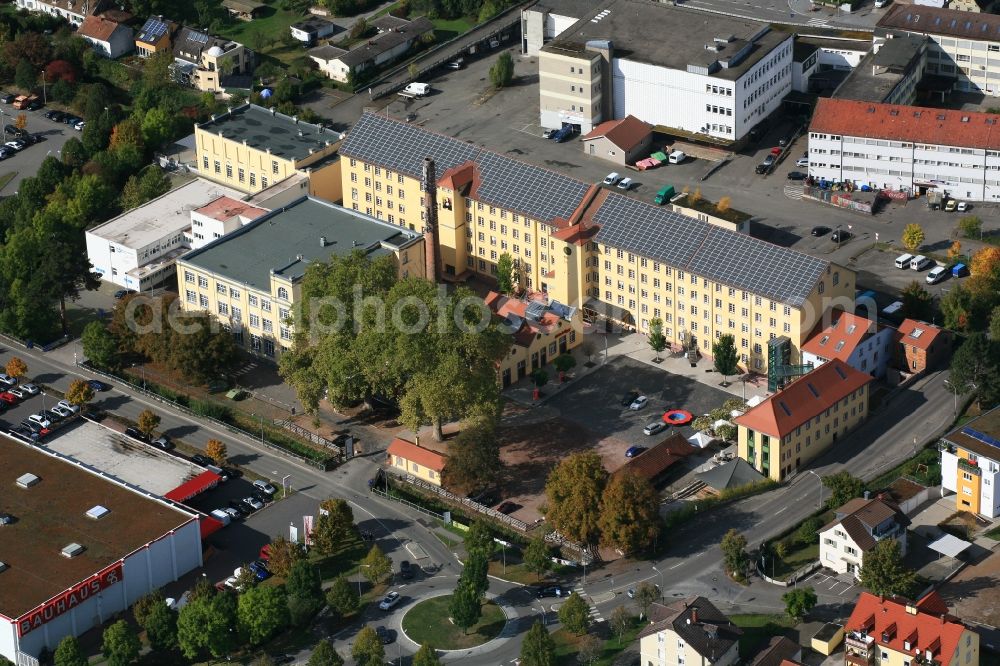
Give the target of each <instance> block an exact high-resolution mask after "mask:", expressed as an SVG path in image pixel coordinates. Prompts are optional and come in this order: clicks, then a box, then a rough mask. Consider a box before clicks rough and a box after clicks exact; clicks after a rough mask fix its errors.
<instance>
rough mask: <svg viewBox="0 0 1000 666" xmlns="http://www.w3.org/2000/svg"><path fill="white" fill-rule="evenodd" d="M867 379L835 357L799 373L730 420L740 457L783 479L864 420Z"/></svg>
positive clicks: (778, 478)
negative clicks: (736, 438)
mask: <svg viewBox="0 0 1000 666" xmlns="http://www.w3.org/2000/svg"><path fill="white" fill-rule="evenodd" d="M871 381H872V376H871V375H869V374H867V373H864V372H861V371H859V370H855V369H854V368H852V367H851V366H849V365H847V364H846V363H844V362H843V361H841V360H840V359H833V360H831V361H829V362H828V363H824V364H823V365H821V366H820V367H818V368H816V369H815V370H813V371H812V372H810V373H809V374H807V375H804V376H802V377H799V378H798V379H796V380H795V381H794V382H792V383H791V384H789V385H788V386H786V387H785V388H784V390H782V391H780V392H778V393H776V394H774V395H772V396H770V397H769V398H767V399H766V400H764V401H763V402H761V403H760V404H759V405H757V406H756V407H754V408H752V409H750V410H749V411H748V412H746V413H745V414H743V415H741V416H738V417H736V418H735V419H733V421H734V423H735V424H736V426H737V428H738V430H739V455H740V457H741V458H743V459H744V460H746V461H747V462H748V463H750V464H751V465H753V467H754V469H756V470H757V471H758V472H760V473H761V474H763V475H764V476H767V477H770V478H771V479H774V480H775V481H781V480H783V479H784V478H786V477H787V476H788V475H790V474H792V473H793V472H794V471H796V470H798V469H799V468H800V467H802V466H803V465H805V464H806V463H808V462H809V461H810V460H812V459H813V458H815V457H816V456H817V455H819V454H820V453H822V452H823V451H825V450H826V449H827V448H828V447H829V446H830V445H831V444H833V443H834V442H835V441H837V438H838V437H842V436H843V435H845V434H847V433H848V432H849V431H850V430H852V429H853V428H855V427H857V426H858V425H859V424H860V423H861V422H862V421H864V419H865V418H866V417H867V416H868V383H869V382H871Z"/></svg>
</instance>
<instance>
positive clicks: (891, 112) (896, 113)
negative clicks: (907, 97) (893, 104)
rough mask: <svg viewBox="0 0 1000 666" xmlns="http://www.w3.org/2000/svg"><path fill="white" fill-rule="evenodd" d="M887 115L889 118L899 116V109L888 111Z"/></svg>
mask: <svg viewBox="0 0 1000 666" xmlns="http://www.w3.org/2000/svg"><path fill="white" fill-rule="evenodd" d="M889 115H890V116H898V115H899V109H889Z"/></svg>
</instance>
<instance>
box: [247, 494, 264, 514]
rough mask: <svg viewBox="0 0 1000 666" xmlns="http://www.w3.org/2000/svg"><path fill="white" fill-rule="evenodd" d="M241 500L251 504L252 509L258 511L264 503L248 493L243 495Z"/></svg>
mask: <svg viewBox="0 0 1000 666" xmlns="http://www.w3.org/2000/svg"><path fill="white" fill-rule="evenodd" d="M243 501H244V502H246V503H247V504H249V505H250V506H252V507H253V510H254V511H260V510H261V509H263V508H264V503H263V502H261V501H260V500H259V499H257V498H256V497H254V496H253V495H249V496H247V497H244V498H243Z"/></svg>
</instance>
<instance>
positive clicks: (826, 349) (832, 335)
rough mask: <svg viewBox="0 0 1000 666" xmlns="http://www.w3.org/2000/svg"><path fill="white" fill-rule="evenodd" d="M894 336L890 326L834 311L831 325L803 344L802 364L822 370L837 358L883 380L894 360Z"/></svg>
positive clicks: (817, 331) (823, 327) (822, 328)
mask: <svg viewBox="0 0 1000 666" xmlns="http://www.w3.org/2000/svg"><path fill="white" fill-rule="evenodd" d="M893 333H895V331H894V330H893V329H892V328H891V327H889V326H883V325H880V324H877V323H875V322H873V321H871V320H869V319H865V318H864V317H859V316H857V315H855V314H851V313H850V312H844V311H842V310H834V311H833V312H832V313H831V318H830V323H829V324H828V325H826V326H821V327H820V328H818V329H817V330H816V332H815V333H813V335H812V337H810V338H809V339H808V340H806V341H805V343H804V344H803V345H802V363H812V364H813V366H815V367H819V366H821V365H823V364H824V363H826V362H827V361H829V360H831V359H834V358H837V359H840V360H841V361H843V362H844V363H846V364H847V365H849V366H851V367H852V368H854V369H855V370H860V371H861V372H867V373H868V374H870V375H871V376H873V377H882V376H883V375H885V369H886V366H888V364H889V360H890V358H891V357H892V336H893Z"/></svg>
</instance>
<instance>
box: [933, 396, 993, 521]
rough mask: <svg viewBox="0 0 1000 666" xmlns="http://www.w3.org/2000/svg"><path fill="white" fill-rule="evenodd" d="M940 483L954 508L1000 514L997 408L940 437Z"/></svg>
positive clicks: (978, 512)
mask: <svg viewBox="0 0 1000 666" xmlns="http://www.w3.org/2000/svg"><path fill="white" fill-rule="evenodd" d="M940 448H941V487H942V488H944V489H945V490H950V491H951V492H953V493H955V508H956V509H958V510H959V511H968V512H969V513H975V514H979V515H981V516H984V517H986V518H997V517H1000V493H998V492H997V484H998V483H1000V408H996V409H993V410H992V411H989V412H987V413H985V414H983V415H981V416H977V417H976V418H974V419H973V420H972V421H969V423H967V424H966V425H964V426H962V427H960V428H957V429H955V430H953V431H951V432H950V433H948V434H947V435H945V436H944V437H942V438H941V442H940Z"/></svg>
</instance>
